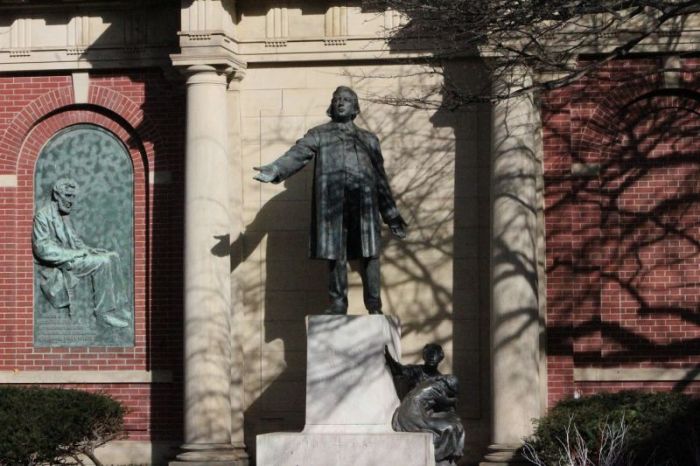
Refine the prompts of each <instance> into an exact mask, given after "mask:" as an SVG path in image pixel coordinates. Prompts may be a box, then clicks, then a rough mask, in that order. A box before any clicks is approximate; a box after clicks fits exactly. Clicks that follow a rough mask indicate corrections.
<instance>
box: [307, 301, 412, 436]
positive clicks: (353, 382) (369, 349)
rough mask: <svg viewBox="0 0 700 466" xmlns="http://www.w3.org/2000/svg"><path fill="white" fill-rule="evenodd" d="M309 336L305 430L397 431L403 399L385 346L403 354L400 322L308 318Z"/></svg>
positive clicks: (344, 317) (374, 317)
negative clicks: (396, 420) (395, 425)
mask: <svg viewBox="0 0 700 466" xmlns="http://www.w3.org/2000/svg"><path fill="white" fill-rule="evenodd" d="M307 335H308V337H307V359H306V361H307V363H306V367H307V369H306V427H305V428H304V432H307V433H309V432H324V433H325V432H338V433H352V432H362V433H368V432H392V429H391V417H392V415H393V414H394V410H396V408H397V407H398V405H399V399H398V397H397V395H396V390H395V388H394V384H393V380H392V377H391V373H390V372H389V370H388V369H387V367H386V362H385V359H384V345H387V346H389V347H390V348H392V350H393V351H392V353H393V354H396V355H400V354H401V350H400V344H401V343H400V332H399V323H398V320H397V319H396V318H394V317H390V316H384V315H365V316H349V315H342V316H331V315H318V316H309V317H307Z"/></svg>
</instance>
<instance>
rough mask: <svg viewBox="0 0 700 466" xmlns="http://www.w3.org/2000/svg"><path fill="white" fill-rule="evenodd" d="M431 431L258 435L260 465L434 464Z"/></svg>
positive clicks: (409, 465) (258, 461)
mask: <svg viewBox="0 0 700 466" xmlns="http://www.w3.org/2000/svg"><path fill="white" fill-rule="evenodd" d="M434 457H435V453H434V450H433V438H432V435H431V434H429V433H420V434H419V433H398V432H394V433H372V434H307V433H282V432H280V433H274V434H264V435H258V437H257V463H256V464H257V466H387V465H390V466H399V465H400V466H434V465H435V459H434Z"/></svg>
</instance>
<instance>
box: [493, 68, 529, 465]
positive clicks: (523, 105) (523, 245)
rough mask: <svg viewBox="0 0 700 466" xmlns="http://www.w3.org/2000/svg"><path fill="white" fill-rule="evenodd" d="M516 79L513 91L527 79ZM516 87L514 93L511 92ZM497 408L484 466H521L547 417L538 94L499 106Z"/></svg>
mask: <svg viewBox="0 0 700 466" xmlns="http://www.w3.org/2000/svg"><path fill="white" fill-rule="evenodd" d="M523 76H524V75H521V76H514V77H513V81H511V83H510V84H511V85H513V84H516V83H517V81H518V80H520V83H519V84H520V86H524V85H527V84H528V81H527V78H524V77H523ZM512 90H513V88H511V91H512ZM492 131H493V134H492V137H493V146H492V157H493V158H492V188H491V189H492V191H491V192H492V237H491V289H492V308H491V375H492V381H491V384H492V385H491V394H492V398H491V402H492V416H493V418H492V429H493V445H491V447H489V454H488V455H486V458H485V461H484V462H483V463H482V464H483V465H495V464H498V465H506V464H520V462H521V461H522V460H521V459H519V458H518V455H516V454H515V451H516V450H517V449H518V448H519V447H520V446H521V445H522V439H523V437H525V436H528V435H529V434H530V433H531V432H532V424H531V420H532V419H533V418H537V417H539V416H540V380H539V342H540V339H539V335H540V313H539V293H538V273H537V247H538V237H537V234H538V228H537V208H538V196H537V186H538V184H537V177H538V176H539V173H540V171H539V169H538V163H540V153H541V151H540V148H539V142H540V138H539V131H540V126H539V116H538V111H537V108H536V105H535V102H534V97H533V95H532V94H531V93H528V94H525V95H522V96H520V97H514V98H511V99H508V100H505V101H502V102H499V103H497V104H496V105H495V106H494V109H493V127H492Z"/></svg>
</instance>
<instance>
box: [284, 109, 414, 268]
mask: <svg viewBox="0 0 700 466" xmlns="http://www.w3.org/2000/svg"><path fill="white" fill-rule="evenodd" d="M348 158H349V159H348ZM311 159H314V182H313V199H312V211H311V217H312V219H311V234H310V241H309V256H310V257H311V258H314V259H339V258H342V256H343V248H346V251H347V258H349V259H353V258H359V257H377V256H379V252H380V248H381V224H380V216H381V219H382V220H383V221H384V223H389V222H390V221H392V220H394V219H398V218H400V214H399V211H398V210H397V208H396V203H395V202H394V198H393V197H392V195H391V189H390V188H389V182H388V181H387V177H386V172H385V171H384V159H383V158H382V153H381V149H380V147H379V140H378V139H377V137H376V136H375V135H374V134H372V133H370V132H369V131H366V130H363V129H360V128H358V127H357V126H355V125H354V124H351V125H350V126H342V125H340V124H338V123H334V122H330V123H326V124H324V125H320V126H316V127H315V128H312V129H311V130H309V132H308V133H306V135H304V137H303V138H301V139H299V140H298V141H297V142H296V144H295V145H294V146H293V147H292V148H291V149H289V151H287V152H286V153H285V154H284V155H282V156H281V157H280V158H279V159H277V160H276V161H275V162H273V165H274V166H275V167H276V169H277V172H278V177H277V179H276V180H275V182H281V181H283V180H285V179H286V178H289V177H290V176H292V175H293V174H295V173H296V172H298V171H299V170H301V169H302V168H303V167H304V166H305V165H306V164H307V163H308V162H309V161H310V160H311ZM348 166H351V167H353V171H354V172H355V174H356V178H355V179H356V180H359V182H360V186H361V187H362V189H361V190H360V192H361V194H360V196H359V197H360V198H359V199H356V200H355V201H353V202H357V203H358V204H359V205H356V211H357V212H359V214H358V216H359V219H355V218H353V221H354V222H357V221H359V236H360V238H359V239H358V238H354V237H353V238H348V240H347V242H346V241H344V239H343V204H344V196H345V189H344V187H345V180H346V167H348Z"/></svg>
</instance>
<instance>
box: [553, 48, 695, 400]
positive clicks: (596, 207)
mask: <svg viewBox="0 0 700 466" xmlns="http://www.w3.org/2000/svg"><path fill="white" fill-rule="evenodd" d="M660 63H661V61H660V59H656V58H645V59H629V60H624V61H617V62H613V63H610V64H609V65H607V66H606V67H605V68H604V69H602V70H601V71H600V72H598V73H597V74H595V75H592V76H589V77H587V78H584V79H583V80H581V81H579V82H577V83H576V84H574V85H571V86H569V87H567V88H565V89H560V90H557V91H553V92H550V93H549V94H548V95H546V96H545V98H544V99H543V123H544V165H545V167H544V169H545V204H546V207H545V228H546V235H547V238H546V240H547V245H546V247H547V318H548V321H547V326H548V329H547V335H548V338H547V345H548V383H549V401H550V404H552V403H555V402H556V401H557V400H559V399H561V398H562V397H566V396H571V395H573V394H574V392H575V391H578V392H579V393H584V394H585V393H593V392H596V391H601V390H619V389H623V388H645V389H654V390H657V389H658V390H670V389H675V390H684V391H686V392H693V393H697V392H700V388H699V384H696V383H693V382H684V381H678V382H664V383H658V382H643V383H639V382H637V383H633V382H617V383H610V382H605V383H604V382H590V381H589V382H582V381H579V382H577V381H575V380H574V368H585V367H595V368H606V367H625V368H635V367H636V368H641V367H645V368H646V367H663V368H688V369H693V368H695V367H696V366H697V364H698V363H700V326H699V324H700V318H699V317H698V309H700V153H699V152H698V147H700V85H699V82H698V73H697V71H698V68H700V61H698V60H697V59H692V60H684V61H683V68H684V72H683V73H682V75H681V85H680V86H679V87H678V88H673V87H669V86H664V85H663V83H664V78H663V74H662V73H659V72H658V71H659V69H660ZM577 163H578V164H598V165H599V167H600V170H599V174H598V175H595V176H577V175H575V174H572V165H573V164H577Z"/></svg>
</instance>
